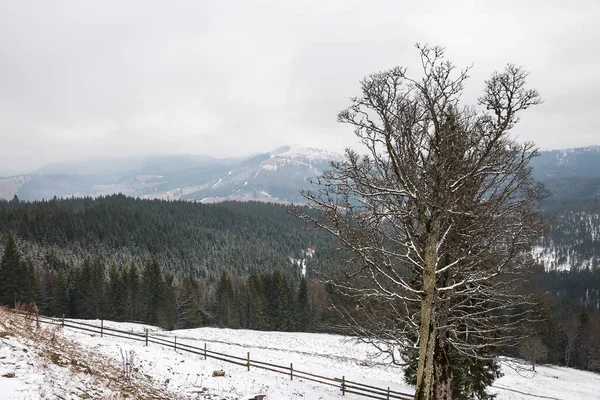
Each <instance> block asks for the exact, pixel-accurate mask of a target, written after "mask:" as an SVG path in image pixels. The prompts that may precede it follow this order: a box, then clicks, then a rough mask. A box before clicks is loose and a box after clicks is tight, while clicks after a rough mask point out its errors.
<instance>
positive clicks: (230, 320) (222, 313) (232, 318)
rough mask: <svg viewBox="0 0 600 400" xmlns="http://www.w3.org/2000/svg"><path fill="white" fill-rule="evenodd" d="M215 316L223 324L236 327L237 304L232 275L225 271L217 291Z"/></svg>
mask: <svg viewBox="0 0 600 400" xmlns="http://www.w3.org/2000/svg"><path fill="white" fill-rule="evenodd" d="M215 318H216V320H217V323H218V324H219V325H221V326H225V327H229V328H236V327H237V322H238V321H239V320H238V318H237V305H236V302H235V292H234V290H233V283H232V282H231V276H230V275H229V274H228V273H227V272H226V271H223V273H222V274H221V278H220V279H219V283H218V284H217V290H216V292H215Z"/></svg>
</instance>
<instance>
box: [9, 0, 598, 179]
mask: <svg viewBox="0 0 600 400" xmlns="http://www.w3.org/2000/svg"><path fill="white" fill-rule="evenodd" d="M403 3H405V2H398V1H391V0H390V1H372V2H364V1H343V0H339V1H333V0H321V1H302V2H296V1H294V2H287V1H285V2H282V1H258V2H245V1H241V0H240V1H222V2H214V1H213V2H208V1H192V0H190V1H130V2H124V1H85V2H80V1H53V2H45V1H41V0H40V1H31V2H16V1H15V2H2V3H0V143H1V145H0V175H2V174H12V173H17V172H26V171H30V170H32V169H35V168H37V167H39V166H41V165H43V164H45V163H48V162H53V161H61V160H70V159H74V158H82V157H91V156H106V155H111V156H119V155H134V154H157V153H204V154H211V155H215V156H237V155H242V154H248V153H252V152H257V151H264V150H268V149H270V148H275V147H277V146H280V145H283V144H286V143H297V144H301V145H309V146H316V147H319V146H322V147H327V148H331V149H334V150H337V149H341V148H342V147H344V146H347V145H356V141H355V138H354V136H353V135H352V132H351V129H349V127H344V126H340V125H338V124H337V123H336V122H335V120H336V114H337V112H338V111H339V110H340V109H341V108H343V107H345V106H346V105H347V104H348V98H349V97H350V96H352V95H355V94H358V90H359V83H358V82H359V80H360V79H361V78H362V77H363V76H364V75H367V74H369V73H372V72H376V71H379V70H383V69H386V68H389V67H392V66H394V65H403V66H407V67H409V70H410V71H413V72H414V73H415V74H418V60H417V59H416V52H415V51H414V47H413V45H414V43H415V42H421V43H430V44H439V45H442V46H446V47H447V49H448V50H447V54H448V57H449V58H450V59H451V60H453V61H454V62H455V63H456V64H458V65H459V66H466V65H470V64H471V63H473V64H474V68H473V70H472V71H471V72H472V80H471V81H470V83H469V85H468V87H467V93H466V94H465V100H467V101H472V100H473V99H475V98H476V97H477V95H478V94H479V91H480V89H481V86H482V84H483V81H484V80H485V79H486V78H487V77H488V76H489V74H490V73H491V72H492V71H493V70H497V69H501V68H503V66H504V64H505V63H507V62H514V63H517V64H520V65H523V66H524V67H525V68H527V69H528V70H530V71H531V75H530V82H531V84H532V86H534V87H536V88H537V89H538V90H539V91H540V93H541V94H542V96H543V98H544V99H545V103H544V105H543V106H539V107H538V108H536V109H532V110H531V112H530V113H528V114H526V115H525V116H524V118H523V121H522V124H521V125H520V126H519V127H518V129H516V131H515V133H516V134H518V136H519V138H521V139H523V140H533V141H535V142H536V143H538V145H540V146H541V147H542V148H543V149H551V148H560V147H573V146H581V145H587V144H597V143H598V123H597V122H596V121H597V119H596V116H595V114H596V110H597V109H598V107H599V106H600V100H599V97H598V95H597V93H600V75H599V73H598V71H599V69H598V64H599V62H600V54H598V52H597V51H595V49H596V47H597V45H596V43H595V41H596V38H597V37H598V36H599V28H597V26H596V25H597V24H596V21H598V20H600V5H599V3H598V2H596V1H594V0H590V1H583V0H582V1H572V2H568V3H567V2H548V1H541V0H537V1H528V2H523V1H516V0H513V1H504V2H500V3H491V2H474V1H461V2H445V1H433V2H427V3H422V4H417V3H414V2H413V3H408V4H403Z"/></svg>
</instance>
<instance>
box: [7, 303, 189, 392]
mask: <svg viewBox="0 0 600 400" xmlns="http://www.w3.org/2000/svg"><path fill="white" fill-rule="evenodd" d="M0 338H15V339H18V340H19V341H20V342H22V343H25V344H27V345H29V346H30V348H32V349H36V352H37V356H38V357H39V359H40V361H41V362H42V364H44V363H46V364H47V363H52V364H54V365H56V366H58V367H60V368H65V369H67V370H68V371H69V372H70V373H72V374H73V375H74V377H75V379H76V378H77V376H80V377H81V380H82V381H84V380H85V381H86V382H91V385H89V384H88V385H86V387H85V390H81V393H77V395H78V396H79V397H80V398H84V399H85V398H90V399H98V398H108V399H114V400H117V399H148V400H150V399H174V398H177V397H178V396H177V395H175V394H173V393H169V392H166V391H165V390H164V389H161V388H158V387H156V386H157V385H155V384H154V382H152V380H151V378H150V377H147V376H143V375H141V374H136V373H135V372H134V373H133V374H132V376H131V379H130V380H127V379H125V378H124V376H123V371H122V366H121V364H120V363H119V362H117V361H116V360H114V359H111V358H108V357H105V356H102V355H99V354H95V353H92V352H90V351H89V350H87V349H85V348H83V347H82V346H80V345H78V344H77V343H74V342H72V341H70V340H68V339H66V338H65V337H64V336H63V335H62V333H61V327H60V326H52V325H50V326H44V325H42V327H41V328H36V327H35V323H33V324H32V323H31V321H27V320H25V318H23V317H21V316H18V315H15V314H13V313H11V312H9V311H7V310H6V309H3V308H0ZM65 372H66V371H65ZM84 378H85V379H84ZM57 384H58V385H60V382H57ZM52 389H53V388H47V390H48V391H52ZM107 389H109V390H107ZM107 392H110V393H111V395H109V396H108V397H107V396H106V394H105V393H107Z"/></svg>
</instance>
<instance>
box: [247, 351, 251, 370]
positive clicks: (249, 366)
mask: <svg viewBox="0 0 600 400" xmlns="http://www.w3.org/2000/svg"><path fill="white" fill-rule="evenodd" d="M247 360H248V363H247V364H248V371H250V352H248V358H247Z"/></svg>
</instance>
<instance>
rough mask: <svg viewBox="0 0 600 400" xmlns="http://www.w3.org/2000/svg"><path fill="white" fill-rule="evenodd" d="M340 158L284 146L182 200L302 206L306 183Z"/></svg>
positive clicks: (232, 171) (232, 170) (330, 154)
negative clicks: (262, 202)
mask: <svg viewBox="0 0 600 400" xmlns="http://www.w3.org/2000/svg"><path fill="white" fill-rule="evenodd" d="M341 158H342V156H341V155H340V154H336V153H332V152H330V151H327V150H321V149H315V148H303V147H299V146H284V147H281V148H279V149H276V150H274V151H272V152H269V153H265V154H261V155H258V156H255V157H252V158H250V159H248V160H246V161H244V162H242V163H240V164H238V165H236V166H234V167H233V168H232V169H231V170H229V171H228V172H227V174H223V175H221V176H219V177H218V178H217V179H215V180H213V181H212V182H211V183H210V184H209V185H208V187H207V188H205V189H203V190H199V191H197V192H194V193H190V194H188V195H186V196H184V197H183V198H184V199H187V200H197V201H202V202H215V201H223V200H258V201H272V202H302V201H303V198H302V196H301V195H300V190H301V189H306V188H308V187H309V183H308V179H309V178H311V177H316V176H318V175H320V174H321V173H323V171H325V170H326V169H327V168H329V164H330V162H331V161H332V160H339V159H341Z"/></svg>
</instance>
